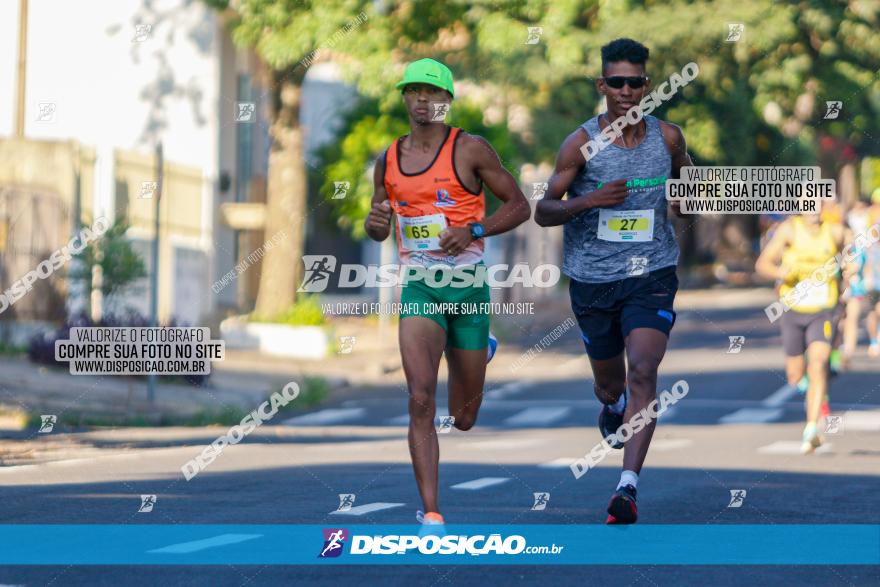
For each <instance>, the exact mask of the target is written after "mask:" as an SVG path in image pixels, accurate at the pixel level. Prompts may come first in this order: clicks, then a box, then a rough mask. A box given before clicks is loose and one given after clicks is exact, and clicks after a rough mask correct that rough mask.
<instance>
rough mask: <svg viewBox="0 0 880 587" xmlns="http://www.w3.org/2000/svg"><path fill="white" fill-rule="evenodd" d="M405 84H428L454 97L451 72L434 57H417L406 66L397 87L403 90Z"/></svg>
mask: <svg viewBox="0 0 880 587" xmlns="http://www.w3.org/2000/svg"><path fill="white" fill-rule="evenodd" d="M407 84H430V85H432V86H436V87H438V88H442V89H444V90H446V91H447V92H449V93H450V94H452V97H453V98H454V97H455V91H454V90H453V88H452V72H451V71H450V70H449V68H448V67H446V66H445V65H443V64H442V63H440V62H439V61H435V60H434V59H419V60H418V61H413V62H412V63H410V64H409V65H407V66H406V71H405V72H404V74H403V79H402V80H401V81H400V82H398V84H397V86H396V87H397V88H398V89H400V90H403V88H404V86H406V85H407Z"/></svg>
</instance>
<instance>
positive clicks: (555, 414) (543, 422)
mask: <svg viewBox="0 0 880 587" xmlns="http://www.w3.org/2000/svg"><path fill="white" fill-rule="evenodd" d="M570 413H571V408H569V407H561V408H526V409H525V410H523V411H521V412H519V413H518V414H516V415H514V416H511V417H509V418H506V419H505V420H504V423H505V424H509V425H511V426H547V425H548V424H552V423H553V422H558V421H559V420H562V419H563V418H565V417H566V416H568V415H569V414H570Z"/></svg>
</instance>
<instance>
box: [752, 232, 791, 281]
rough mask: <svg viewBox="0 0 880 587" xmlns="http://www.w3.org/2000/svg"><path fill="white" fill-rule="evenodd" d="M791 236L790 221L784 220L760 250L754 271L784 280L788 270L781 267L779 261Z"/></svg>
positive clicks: (780, 261)
mask: <svg viewBox="0 0 880 587" xmlns="http://www.w3.org/2000/svg"><path fill="white" fill-rule="evenodd" d="M791 238H792V229H791V221H790V220H786V221H785V222H783V223H782V224H780V225H779V228H777V229H776V232H775V233H773V238H771V239H770V242H768V243H767V245H766V246H765V247H764V250H763V251H761V255H760V256H759V257H758V260H757V261H755V271H757V272H758V274H760V275H763V276H764V277H768V278H770V279H782V280H784V279H785V278H786V277H788V271H789V270H788V268H786V267H782V266H781V263H782V254H783V253H784V252H785V249H786V247H788V246H789V245H790V244H791Z"/></svg>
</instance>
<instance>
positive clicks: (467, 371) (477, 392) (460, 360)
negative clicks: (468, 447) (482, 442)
mask: <svg viewBox="0 0 880 587" xmlns="http://www.w3.org/2000/svg"><path fill="white" fill-rule="evenodd" d="M446 364H447V365H448V366H449V415H450V416H452V417H454V418H455V423H454V426H455V427H456V428H458V429H459V430H470V429H471V428H473V426H474V424H476V422H477V413H478V412H479V410H480V404H481V403H482V402H483V384H484V383H485V381H486V349H484V348H483V349H477V350H468V349H458V348H447V349H446Z"/></svg>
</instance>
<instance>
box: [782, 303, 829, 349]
mask: <svg viewBox="0 0 880 587" xmlns="http://www.w3.org/2000/svg"><path fill="white" fill-rule="evenodd" d="M834 314H835V311H834V310H833V309H829V310H820V311H819V312H811V313H809V314H805V313H802V312H795V311H794V310H789V311H788V312H786V313H785V314H783V315H782V322H781V327H780V328H781V329H782V348H783V349H784V350H785V355H786V356H787V357H799V356H801V355H803V354H804V352H805V351H806V350H807V347H809V346H810V345H811V344H813V343H814V342H825V343H828V344H831V341H833V340H834V335H835V333H836V331H837V320H836V319H835V317H834Z"/></svg>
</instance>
